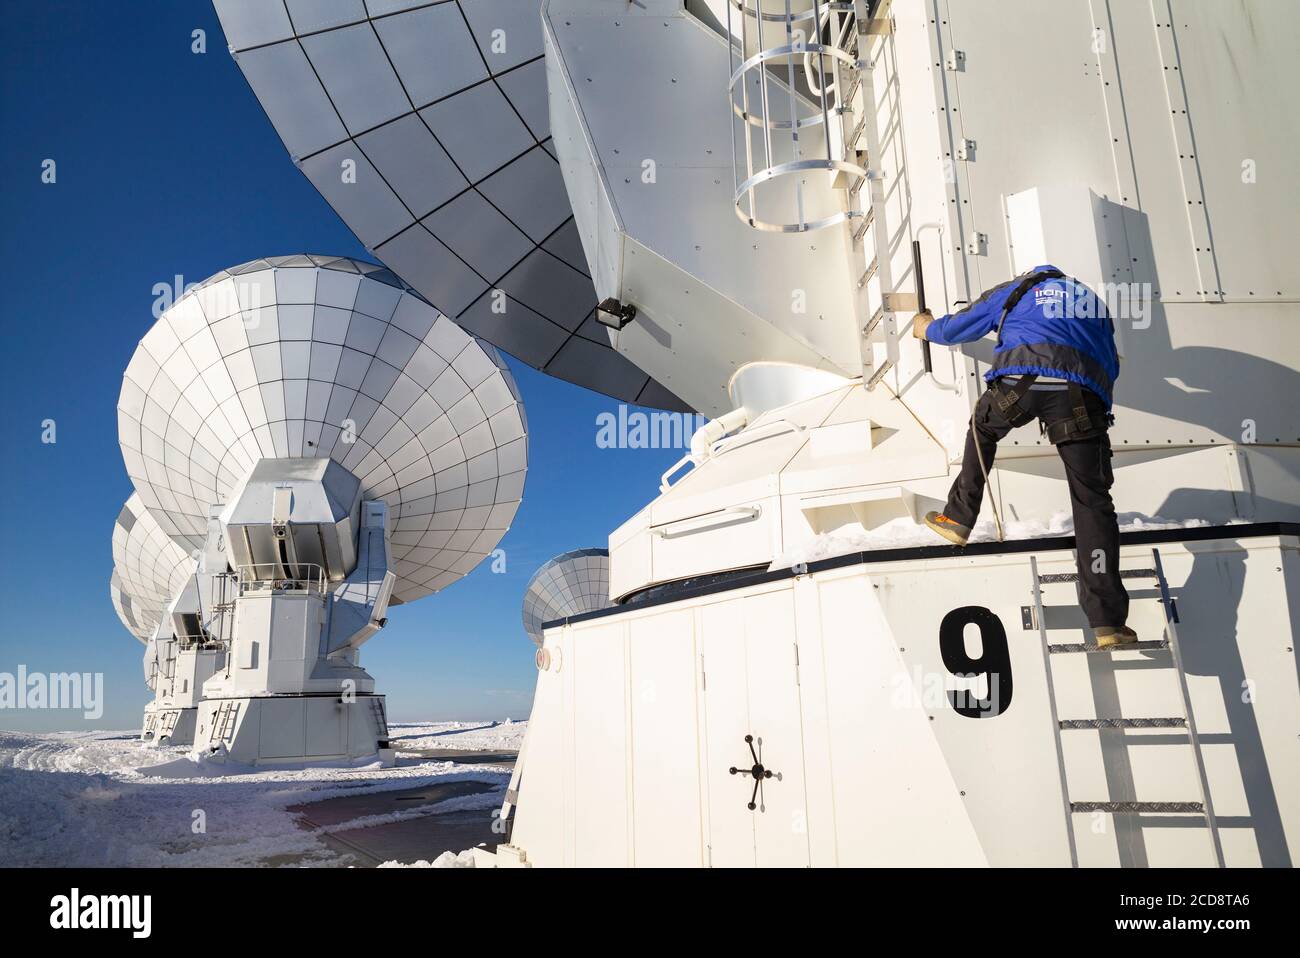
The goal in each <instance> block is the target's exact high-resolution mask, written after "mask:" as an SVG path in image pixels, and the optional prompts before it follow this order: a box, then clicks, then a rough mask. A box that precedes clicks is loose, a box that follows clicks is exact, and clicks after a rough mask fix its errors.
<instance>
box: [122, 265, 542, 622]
mask: <svg viewBox="0 0 1300 958" xmlns="http://www.w3.org/2000/svg"><path fill="white" fill-rule="evenodd" d="M526 431H527V430H526V426H525V422H524V414H523V407H522V405H521V404H520V401H519V395H518V392H517V390H516V387H515V383H514V378H513V377H512V376H511V375H510V372H509V370H508V369H507V368H506V367H505V364H504V362H503V361H502V359H501V357H500V355H499V354H498V353H497V352H496V350H495V349H493V348H492V347H491V346H489V345H487V344H486V343H483V342H481V341H480V340H478V339H476V338H475V337H473V336H471V335H470V334H468V333H467V332H465V331H464V330H463V329H461V328H460V327H459V326H457V325H456V324H455V323H453V322H452V321H451V320H449V319H447V318H446V317H445V316H442V315H440V314H439V313H438V311H437V310H435V309H434V308H433V307H431V306H430V305H429V304H428V303H427V302H425V301H424V299H423V298H421V297H420V296H419V295H418V294H416V293H413V292H412V291H410V290H409V288H407V287H405V286H404V285H403V284H402V283H401V282H400V281H399V280H398V279H397V278H396V277H395V276H393V275H392V274H391V273H390V272H389V271H388V270H385V269H383V268H382V267H378V266H375V265H373V264H370V263H363V262H358V261H356V260H351V259H346V258H338V257H322V256H306V255H302V256H284V257H271V258H269V259H262V260H254V261H252V262H249V263H245V264H243V265H241V266H236V267H232V268H231V269H228V270H224V271H222V272H220V273H217V274H216V275H214V276H212V277H210V278H209V279H208V280H206V281H205V282H204V283H202V284H200V285H199V286H197V287H196V288H194V289H191V290H189V291H188V292H186V294H185V295H184V296H182V297H181V299H180V300H179V301H177V302H176V303H175V304H174V305H173V306H172V307H171V308H169V309H168V310H166V311H165V312H164V313H163V314H162V316H161V317H159V319H158V321H157V322H156V323H155V324H154V325H153V327H152V328H151V329H150V330H149V332H148V333H146V334H145V336H144V338H143V339H142V340H141V341H140V345H139V346H138V347H137V349H136V351H135V354H134V355H133V356H132V358H131V362H130V365H128V367H127V370H126V375H125V376H124V377H123V381H122V392H121V395H120V397H119V400H118V434H119V441H120V444H121V447H122V456H123V459H124V460H125V462H126V469H127V472H128V474H129V475H130V476H131V481H132V482H133V483H134V484H135V487H136V491H137V492H138V493H139V496H140V499H141V501H142V502H143V504H144V505H145V507H146V508H147V509H148V511H149V512H150V514H151V515H152V516H153V517H154V518H155V519H156V520H157V521H158V524H159V525H160V526H161V527H162V529H163V530H164V531H165V532H166V533H167V535H169V536H170V537H171V538H172V539H174V540H175V541H176V542H177V543H178V544H179V545H181V546H183V547H184V548H186V549H199V548H202V546H203V543H204V539H205V535H206V532H207V526H208V517H209V514H210V512H211V511H212V507H213V506H214V505H217V504H222V503H226V502H227V501H228V498H229V496H230V493H231V491H232V490H234V489H235V488H236V487H237V485H238V484H239V483H240V482H242V481H243V480H244V479H245V478H246V477H247V476H248V475H249V473H250V472H251V470H252V468H253V466H254V465H255V464H256V463H257V462H258V461H259V460H262V459H286V458H308V459H312V458H322V459H323V458H330V459H333V460H335V461H336V462H338V463H339V464H340V465H341V466H343V467H344V468H345V469H347V470H349V471H350V472H351V473H353V474H354V475H355V476H356V477H357V478H358V479H359V480H360V484H361V491H362V496H363V498H365V499H383V500H384V501H385V502H386V503H387V504H388V510H389V527H390V532H391V535H392V558H393V560H394V566H395V568H394V572H395V574H396V576H397V582H396V585H395V588H394V591H393V598H392V603H393V604H396V603H399V602H409V601H410V600H412V599H417V598H420V597H422V596H425V595H429V594H431V593H433V592H436V591H438V590H439V589H442V588H444V587H446V586H447V585H450V584H451V583H453V582H455V581H457V580H458V579H460V578H461V577H462V576H464V575H466V574H467V573H468V572H469V571H470V570H471V569H473V568H474V566H476V565H477V564H478V563H479V561H480V560H482V559H483V558H484V557H485V556H486V555H487V554H488V553H489V552H491V551H492V549H493V548H495V547H496V544H497V543H498V542H499V541H500V539H501V537H502V536H503V535H505V532H506V530H507V529H508V528H509V526H510V522H511V520H512V519H513V517H514V514H515V510H516V509H517V508H518V506H519V501H520V498H521V496H522V494H523V485H524V473H525V471H526V468H527V456H528V453H527V447H528V441H527V436H526Z"/></svg>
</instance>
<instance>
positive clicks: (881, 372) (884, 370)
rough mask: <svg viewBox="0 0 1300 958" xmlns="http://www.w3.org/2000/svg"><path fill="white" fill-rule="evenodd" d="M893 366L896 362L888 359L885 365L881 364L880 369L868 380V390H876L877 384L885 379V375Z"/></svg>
mask: <svg viewBox="0 0 1300 958" xmlns="http://www.w3.org/2000/svg"><path fill="white" fill-rule="evenodd" d="M893 365H894V362H893V360H891V359H886V360H885V361H884V362H883V363H881V364H880V368H879V369H877V370H876V371H875V372H874V373H872V374H871V378H870V379H868V380H867V389H869V390H870V389H874V388H875V385H876V383H878V382H880V380H881V379H883V378H884V376H885V373H887V372H889V370H890V369H891V368H892V367H893Z"/></svg>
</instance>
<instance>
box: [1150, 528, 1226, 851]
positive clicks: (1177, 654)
mask: <svg viewBox="0 0 1300 958" xmlns="http://www.w3.org/2000/svg"><path fill="white" fill-rule="evenodd" d="M1151 556H1152V558H1153V559H1154V560H1155V569H1156V581H1157V582H1158V583H1159V584H1160V607H1161V608H1162V609H1163V610H1164V614H1165V637H1166V638H1167V639H1168V641H1169V652H1170V655H1171V656H1172V657H1173V664H1174V672H1175V673H1176V674H1177V676H1178V691H1179V694H1181V695H1182V699H1183V715H1184V716H1185V717H1186V719H1187V738H1188V741H1189V742H1190V743H1191V746H1192V761H1193V762H1194V763H1195V764H1196V776H1197V781H1198V783H1199V785H1200V788H1201V800H1202V805H1203V808H1204V811H1205V824H1206V827H1207V828H1208V829H1209V831H1210V841H1211V842H1212V843H1213V845H1214V859H1215V862H1216V863H1217V864H1218V867H1219V868H1224V867H1226V866H1225V865H1224V861H1223V842H1222V841H1221V840H1220V837H1219V826H1218V822H1217V820H1216V819H1215V817H1214V803H1213V802H1212V801H1211V799H1210V778H1209V775H1207V774H1206V771H1205V755H1204V753H1203V752H1202V751H1201V739H1200V736H1199V735H1198V734H1197V731H1196V718H1195V716H1193V714H1192V696H1191V693H1190V691H1189V690H1188V688H1187V673H1186V671H1184V669H1183V652H1182V649H1181V648H1180V647H1179V644H1178V627H1177V625H1176V623H1175V621H1174V614H1173V599H1172V598H1171V597H1170V595H1169V582H1168V580H1166V579H1165V569H1164V565H1163V563H1161V561H1160V550H1159V549H1152V550H1151Z"/></svg>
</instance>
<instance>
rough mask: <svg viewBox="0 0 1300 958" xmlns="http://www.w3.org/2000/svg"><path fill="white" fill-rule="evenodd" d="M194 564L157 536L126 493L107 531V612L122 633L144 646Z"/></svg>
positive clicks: (159, 531) (161, 533) (158, 529)
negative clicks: (110, 556)
mask: <svg viewBox="0 0 1300 958" xmlns="http://www.w3.org/2000/svg"><path fill="white" fill-rule="evenodd" d="M194 566H195V560H194V559H193V557H191V556H190V554H189V552H188V551H186V550H185V549H184V548H182V547H181V546H179V545H177V544H176V543H175V542H174V541H173V540H172V539H170V538H169V537H168V536H167V533H166V532H164V531H163V529H162V526H160V525H158V521H157V520H156V519H154V517H153V515H152V514H150V512H149V510H147V509H146V508H145V507H144V503H143V502H141V501H140V496H139V495H138V494H136V493H132V495H131V497H130V498H129V499H127V500H126V505H124V506H123V507H122V511H121V512H119V513H118V515H117V522H116V523H115V524H114V526H113V577H112V579H111V581H110V583H109V592H110V594H111V595H112V598H113V608H114V609H116V610H117V617H118V618H119V619H121V620H122V624H123V625H124V626H126V629H127V631H128V632H130V633H131V634H132V635H134V636H135V637H136V638H137V639H139V640H140V641H141V642H144V643H146V644H147V643H148V642H149V639H150V637H152V635H153V633H154V630H155V629H157V628H158V623H159V622H160V621H161V620H162V617H163V615H164V614H165V613H166V611H167V605H168V603H170V602H171V600H172V599H173V598H174V597H175V595H176V593H177V592H179V591H180V588H181V586H183V585H184V584H185V580H186V579H188V578H189V576H190V574H191V573H192V572H193V571H194Z"/></svg>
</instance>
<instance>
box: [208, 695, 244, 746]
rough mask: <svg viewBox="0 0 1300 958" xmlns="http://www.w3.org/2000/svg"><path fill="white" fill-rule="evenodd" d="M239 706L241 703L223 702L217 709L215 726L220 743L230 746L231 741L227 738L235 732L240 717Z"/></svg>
mask: <svg viewBox="0 0 1300 958" xmlns="http://www.w3.org/2000/svg"><path fill="white" fill-rule="evenodd" d="M239 705H240V703H239V702H222V703H221V704H220V705H219V706H218V707H217V715H216V719H215V721H214V722H213V726H214V727H215V728H216V732H217V735H216V739H217V741H218V742H224V743H226V744H227V745H229V744H230V739H228V738H227V737H226V736H227V735H228V734H229V733H231V732H233V731H234V726H235V720H236V719H237V718H238V717H239Z"/></svg>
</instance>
